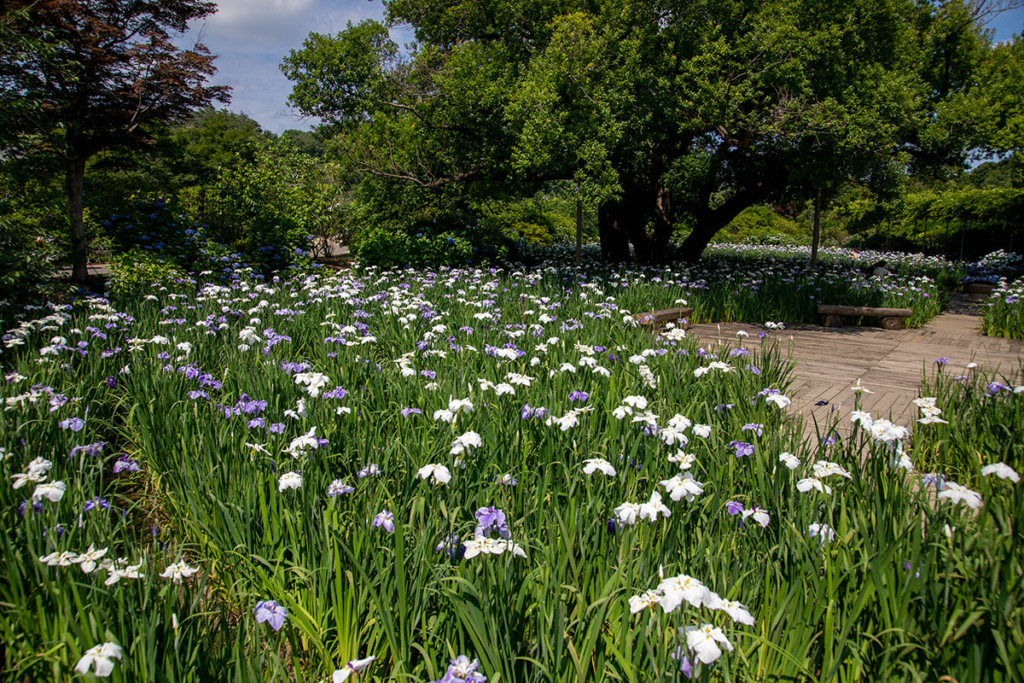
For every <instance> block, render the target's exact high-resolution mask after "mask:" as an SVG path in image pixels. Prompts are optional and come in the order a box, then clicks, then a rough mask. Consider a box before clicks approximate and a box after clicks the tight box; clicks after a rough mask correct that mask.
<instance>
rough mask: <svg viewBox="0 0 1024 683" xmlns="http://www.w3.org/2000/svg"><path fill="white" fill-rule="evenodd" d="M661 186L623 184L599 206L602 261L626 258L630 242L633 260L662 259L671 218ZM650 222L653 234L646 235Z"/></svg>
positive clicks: (655, 260)
mask: <svg viewBox="0 0 1024 683" xmlns="http://www.w3.org/2000/svg"><path fill="white" fill-rule="evenodd" d="M667 209H668V203H667V200H666V193H665V192H664V189H663V188H661V187H660V186H658V185H647V184H645V185H636V184H634V185H626V186H624V187H623V188H622V196H620V197H619V199H618V200H611V201H607V202H605V203H604V204H602V205H601V207H600V208H599V210H598V214H597V225H598V231H599V233H600V237H601V254H602V256H603V257H604V259H605V261H608V262H613V263H614V262H619V261H628V260H629V245H630V243H632V245H633V254H634V255H635V256H636V260H637V261H638V262H639V263H641V264H644V265H649V264H652V263H657V262H658V261H662V260H665V258H666V256H667V247H668V243H669V239H670V238H671V237H672V222H671V217H670V216H669V215H668V214H667ZM651 222H653V224H654V235H648V234H647V225H648V224H649V223H651Z"/></svg>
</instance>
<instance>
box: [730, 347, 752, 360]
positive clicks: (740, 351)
mask: <svg viewBox="0 0 1024 683" xmlns="http://www.w3.org/2000/svg"><path fill="white" fill-rule="evenodd" d="M749 355H750V351H747V350H746V349H743V348H740V349H733V350H732V351H730V352H729V357H730V358H735V357H736V356H749Z"/></svg>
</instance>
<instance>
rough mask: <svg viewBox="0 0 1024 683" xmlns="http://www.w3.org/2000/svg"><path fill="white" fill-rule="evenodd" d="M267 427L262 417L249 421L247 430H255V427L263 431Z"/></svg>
mask: <svg viewBox="0 0 1024 683" xmlns="http://www.w3.org/2000/svg"><path fill="white" fill-rule="evenodd" d="M266 425H267V423H266V421H265V420H264V419H263V418H262V417H257V418H253V419H252V420H249V429H256V428H257V427H258V428H260V429H263V428H264V427H265V426H266Z"/></svg>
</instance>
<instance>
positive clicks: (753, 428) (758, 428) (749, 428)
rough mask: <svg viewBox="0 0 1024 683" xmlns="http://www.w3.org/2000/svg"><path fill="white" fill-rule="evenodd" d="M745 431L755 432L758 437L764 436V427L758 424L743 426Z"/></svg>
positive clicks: (751, 423) (752, 423)
mask: <svg viewBox="0 0 1024 683" xmlns="http://www.w3.org/2000/svg"><path fill="white" fill-rule="evenodd" d="M743 431H745V432H755V433H756V434H757V435H758V436H761V435H762V434H764V425H762V424H758V423H756V422H750V423H748V424H745V425H743Z"/></svg>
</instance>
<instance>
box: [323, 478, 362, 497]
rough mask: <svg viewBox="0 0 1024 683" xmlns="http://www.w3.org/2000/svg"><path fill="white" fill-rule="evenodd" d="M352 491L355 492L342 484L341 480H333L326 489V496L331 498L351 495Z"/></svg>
mask: <svg viewBox="0 0 1024 683" xmlns="http://www.w3.org/2000/svg"><path fill="white" fill-rule="evenodd" d="M353 491H355V489H354V488H352V487H351V486H349V485H348V484H346V483H345V482H343V481H342V480H341V479H335V480H334V481H332V482H331V485H330V486H328V487H327V495H328V496H330V497H331V498H334V497H335V496H340V495H342V494H345V493H352V492H353Z"/></svg>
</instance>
